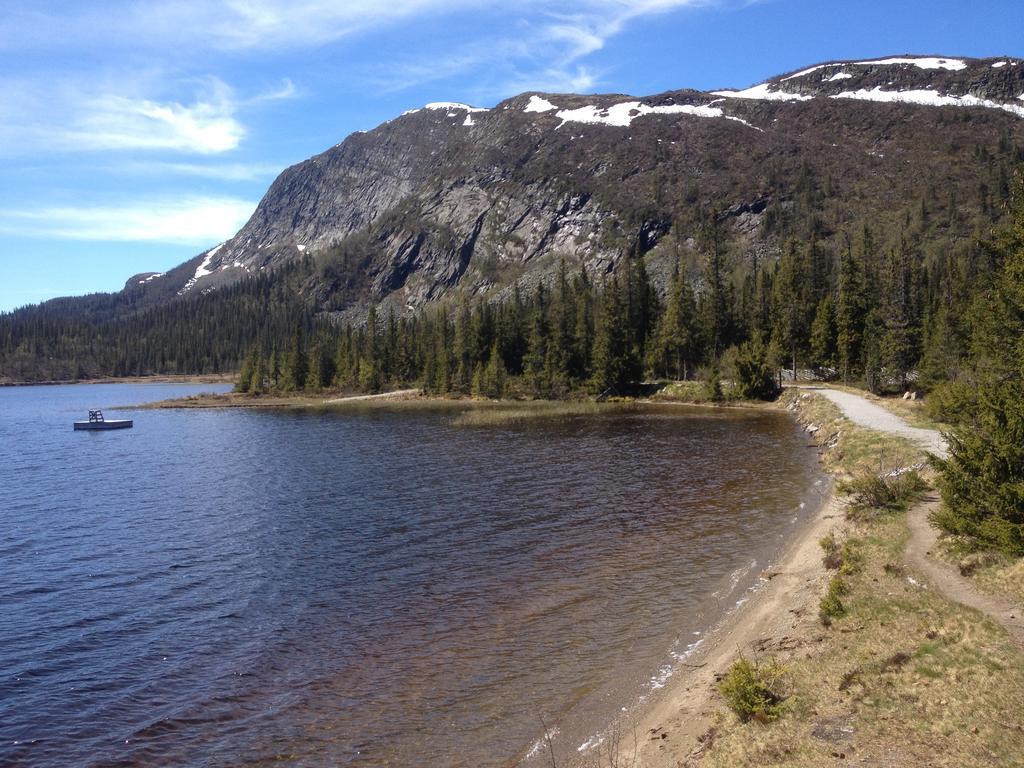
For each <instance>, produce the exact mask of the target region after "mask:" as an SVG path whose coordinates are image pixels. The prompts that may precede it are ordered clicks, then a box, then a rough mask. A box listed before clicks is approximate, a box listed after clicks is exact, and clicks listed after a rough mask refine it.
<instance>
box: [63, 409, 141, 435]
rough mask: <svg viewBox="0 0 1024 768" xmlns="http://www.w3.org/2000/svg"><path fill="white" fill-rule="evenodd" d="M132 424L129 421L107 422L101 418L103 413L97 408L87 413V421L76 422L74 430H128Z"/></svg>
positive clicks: (115, 420)
mask: <svg viewBox="0 0 1024 768" xmlns="http://www.w3.org/2000/svg"><path fill="white" fill-rule="evenodd" d="M133 424H134V422H133V421H132V420H131V419H113V420H111V421H107V420H106V419H104V418H103V411H101V410H99V409H98V408H97V409H96V410H95V411H89V420H88V421H76V422H75V430H76V431H77V430H81V429H85V430H101V429H129V428H130V427H132V425H133Z"/></svg>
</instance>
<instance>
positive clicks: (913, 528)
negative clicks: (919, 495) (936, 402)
mask: <svg viewBox="0 0 1024 768" xmlns="http://www.w3.org/2000/svg"><path fill="white" fill-rule="evenodd" d="M817 392H818V394H820V395H822V396H824V397H827V398H828V399H829V400H831V401H832V402H833V403H835V404H836V405H838V406H839V408H840V409H841V410H842V411H843V414H844V415H845V416H846V418H848V419H849V420H850V421H852V422H854V423H856V424H860V425H861V426H864V427H868V428H869V429H875V430H878V431H879V432H888V433H890V434H894V435H901V436H903V437H908V438H910V439H911V440H914V441H915V442H917V443H918V444H919V445H921V446H922V447H923V448H925V450H927V451H929V452H930V453H933V454H935V455H937V456H943V457H944V456H947V455H948V451H947V450H946V441H945V440H943V438H942V435H941V434H940V433H938V432H936V431H935V430H931V429H918V428H917V427H911V426H910V425H909V424H907V423H906V422H905V421H903V419H901V418H900V417H899V416H896V415H895V414H893V413H890V412H889V411H886V410H885V409H884V408H881V407H880V406H877V405H875V404H874V403H871V402H869V401H868V400H866V399H865V398H863V397H861V396H859V395H854V394H852V393H849V392H837V391H835V390H831V389H818V390H817ZM939 503H940V502H939V500H938V498H936V497H934V496H933V497H929V498H926V499H925V500H924V501H922V502H920V503H919V504H916V505H915V506H914V507H913V508H912V509H910V511H909V512H907V524H908V526H909V527H910V540H909V541H908V542H907V550H906V554H905V557H906V560H907V563H908V564H909V565H910V566H911V567H912V568H914V569H915V570H917V571H918V572H919V573H920V574H921V575H922V576H924V577H925V578H926V579H927V580H928V582H929V585H930V586H931V587H933V588H934V589H936V590H938V592H939V593H940V594H942V595H944V596H945V597H947V598H949V599H950V600H953V601H954V602H957V603H961V604H963V605H966V606H968V607H970V608H974V609H976V610H978V611H981V612H982V613H984V614H985V615H986V616H990V617H991V618H993V619H994V620H996V621H998V622H999V623H1000V624H1002V625H1003V627H1005V628H1006V631H1007V632H1009V633H1010V637H1011V639H1012V640H1013V642H1014V643H1015V644H1016V645H1017V646H1018V647H1020V648H1021V649H1022V650H1024V610H1022V607H1021V606H1019V605H1015V604H1014V603H1013V601H1011V600H1008V599H1006V598H1000V597H996V596H994V595H987V594H985V593H984V592H981V591H979V590H978V588H977V587H975V586H974V584H973V583H971V581H970V580H968V579H966V578H964V577H963V576H961V575H960V574H959V573H958V572H957V570H956V569H955V568H954V567H953V566H952V565H950V564H948V563H945V562H942V561H941V560H937V559H935V558H934V557H931V556H930V555H931V553H932V552H933V551H934V550H935V547H936V545H937V543H938V540H939V532H938V531H937V530H936V529H935V528H934V526H932V524H931V523H930V522H929V516H930V515H931V513H932V512H933V511H934V510H935V509H937V508H938V506H939Z"/></svg>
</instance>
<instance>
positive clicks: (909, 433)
mask: <svg viewBox="0 0 1024 768" xmlns="http://www.w3.org/2000/svg"><path fill="white" fill-rule="evenodd" d="M801 389H812V390H814V391H815V392H817V393H818V394H819V395H821V396H822V397H827V398H828V399H829V400H831V401H832V402H833V403H835V404H836V405H838V406H839V408H840V410H842V412H843V415H844V416H846V418H848V419H849V420H850V421H852V422H853V423H854V424H860V425H861V426H862V427H867V428H868V429H876V430H878V431H879V432H888V433H889V434H891V435H899V436H901V437H906V438H909V439H911V440H913V441H914V442H916V443H917V444H918V445H920V446H921V447H922V448H924V449H925V450H926V451H928V452H929V453H932V454H934V455H936V456H939V457H941V458H945V457H946V455H947V451H946V441H945V440H943V438H942V434H941V433H939V432H937V431H935V430H934V429H920V428H918V427H912V426H910V425H909V424H907V422H905V421H904V420H903V419H901V418H900V417H899V416H897V415H896V414H894V413H892V412H890V411H887V410H885V408H882V407H881V406H880V405H875V404H874V403H872V402H870V401H868V400H867V399H865V398H863V397H861V396H860V395H854V394H852V393H850V392H839V391H838V390H835V389H825V388H824V387H801Z"/></svg>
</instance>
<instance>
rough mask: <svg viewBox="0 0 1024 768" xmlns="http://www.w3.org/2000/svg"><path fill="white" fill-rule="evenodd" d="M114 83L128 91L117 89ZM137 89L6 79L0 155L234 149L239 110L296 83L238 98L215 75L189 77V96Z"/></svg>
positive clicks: (242, 131) (239, 136) (288, 93)
mask: <svg viewBox="0 0 1024 768" xmlns="http://www.w3.org/2000/svg"><path fill="white" fill-rule="evenodd" d="M183 85H184V86H185V87H187V86H188V85H189V83H188V82H186V83H184V84H183ZM118 87H120V88H121V89H122V90H124V91H127V92H128V93H127V94H126V93H118V92H116V91H115V89H116V88H118ZM150 87H152V88H160V87H164V88H166V87H167V85H166V84H164V83H157V84H155V85H152V86H150ZM179 87H180V86H179ZM142 90H145V86H139V84H138V83H136V82H134V81H127V82H121V83H104V84H102V85H99V86H97V85H94V84H89V83H83V82H81V80H80V79H79V78H70V79H67V80H64V81H63V82H60V83H54V84H52V85H50V84H48V83H45V82H40V81H32V80H24V81H22V82H8V83H6V84H5V85H4V86H0V140H2V145H0V155H4V154H6V155H17V154H25V153H30V152H33V151H37V150H39V149H46V150H48V151H56V152H76V151H87V152H91V151H108V150H113V151H123V150H164V151H171V152H179V153H187V154H196V155H216V154H220V153H223V152H228V151H230V150H233V149H236V148H237V147H238V146H239V144H240V143H241V142H242V140H243V139H244V138H245V135H246V132H247V131H246V128H245V126H244V125H243V124H242V122H241V120H240V118H239V113H240V112H241V111H243V110H245V109H247V108H250V107H252V106H254V105H257V104H260V103H263V102H267V101H278V100H282V99H288V98H292V97H294V96H295V95H296V93H297V89H296V88H295V86H294V84H292V82H291V81H290V80H285V81H283V82H282V83H281V84H280V85H278V86H274V87H273V88H271V89H269V90H267V91H265V92H263V93H257V94H255V95H253V96H250V97H248V98H245V99H239V98H237V97H236V94H235V92H234V90H233V89H232V88H231V87H230V86H229V85H227V84H226V83H225V82H223V81H222V80H220V79H218V78H215V77H207V78H203V79H201V80H198V81H192V90H193V97H192V99H191V100H190V101H183V100H173V99H160V98H147V97H145V96H141V95H138V91H142Z"/></svg>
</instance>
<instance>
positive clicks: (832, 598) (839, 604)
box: [818, 576, 850, 626]
mask: <svg viewBox="0 0 1024 768" xmlns="http://www.w3.org/2000/svg"><path fill="white" fill-rule="evenodd" d="M849 592H850V588H849V586H847V584H846V582H845V581H843V579H842V577H840V576H833V577H832V579H831V581H829V583H828V590H827V591H826V592H825V596H824V597H823V598H821V603H820V604H819V611H818V615H819V616H820V617H821V622H822V623H823V624H824V625H825V626H828V625H829V624H831V623H832V619H837V618H839V617H840V616H842V615H843V614H845V613H846V606H845V605H843V600H842V598H843V597H845V596H846V595H847V594H849Z"/></svg>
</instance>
